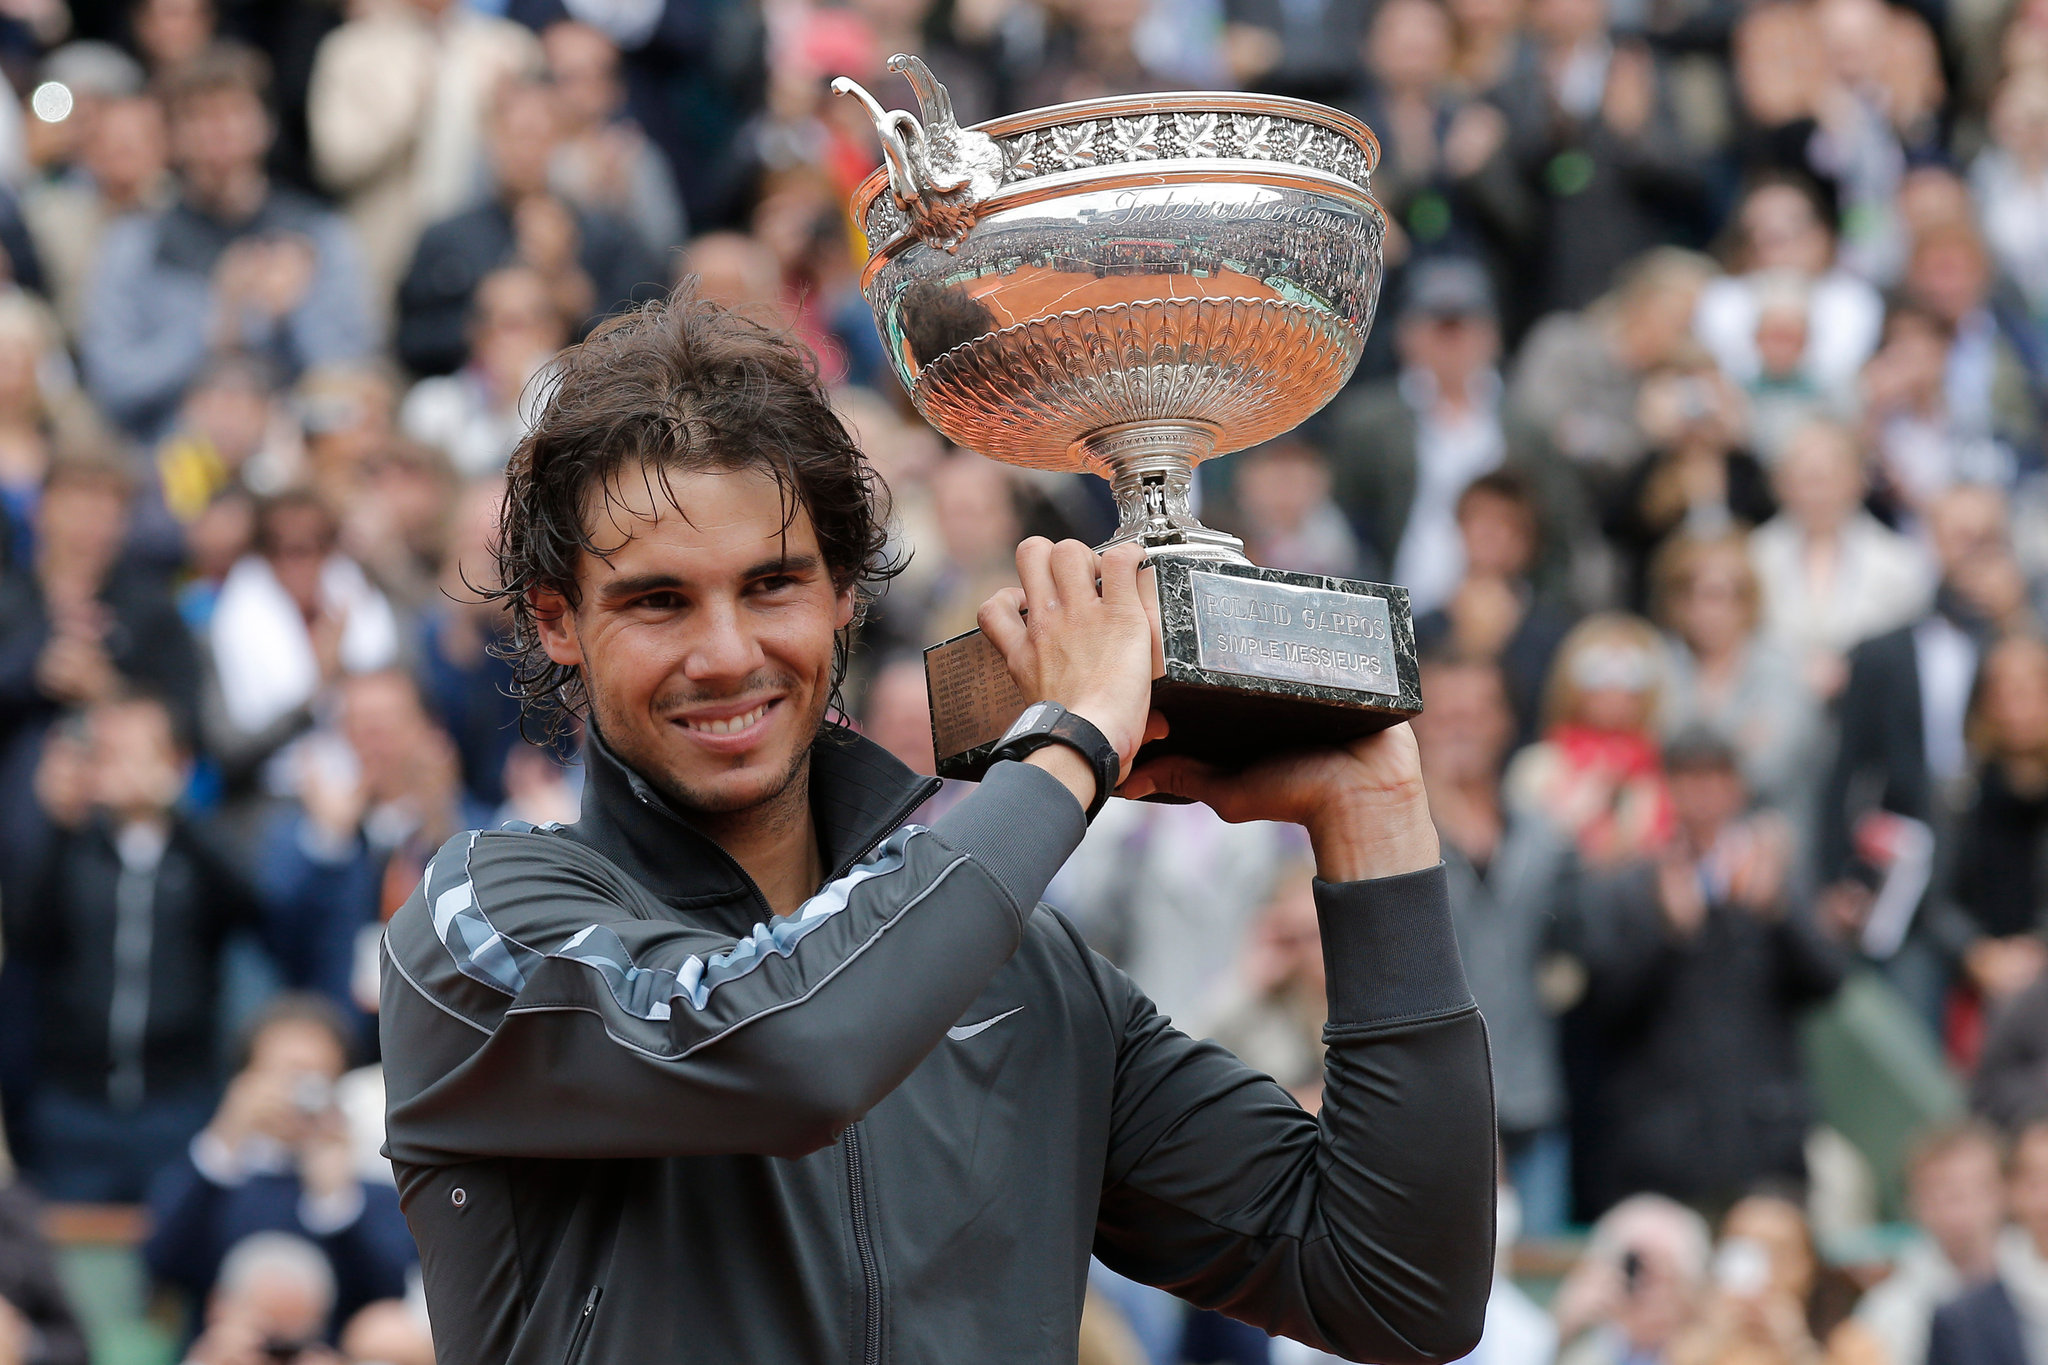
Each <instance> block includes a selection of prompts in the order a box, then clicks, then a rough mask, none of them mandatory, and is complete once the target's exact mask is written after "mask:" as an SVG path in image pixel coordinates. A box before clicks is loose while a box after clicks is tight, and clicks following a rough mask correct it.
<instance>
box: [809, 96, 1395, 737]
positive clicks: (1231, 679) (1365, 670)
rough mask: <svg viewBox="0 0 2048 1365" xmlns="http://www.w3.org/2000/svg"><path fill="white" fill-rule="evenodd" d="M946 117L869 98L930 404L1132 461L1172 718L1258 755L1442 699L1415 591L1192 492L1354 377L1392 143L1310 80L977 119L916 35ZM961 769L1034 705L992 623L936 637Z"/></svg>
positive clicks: (1006, 450)
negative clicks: (1429, 667) (1385, 155)
mask: <svg viewBox="0 0 2048 1365" xmlns="http://www.w3.org/2000/svg"><path fill="white" fill-rule="evenodd" d="M889 67H890V69H891V70H892V71H900V72H902V73H903V75H904V76H905V77H906V78H907V79H908V80H909V82H910V85H911V88H912V89H913V90H915V91H916V93H917V98H918V105H919V111H920V114H921V116H922V117H919V116H917V115H912V114H911V113H909V112H908V111H905V110H901V109H895V110H890V109H884V108H882V107H881V105H880V104H879V103H878V102H877V101H876V100H875V99H874V97H873V96H872V95H870V94H869V93H868V92H867V91H866V90H864V89H862V88H861V87H860V86H859V85H857V84H855V83H854V82H853V81H850V80H847V79H845V78H844V77H841V78H840V79H838V80H836V81H834V82H833V83H832V88H833V89H834V90H835V91H837V92H839V93H840V94H845V95H852V96H853V97H854V98H856V99H858V100H859V101H860V102H861V103H862V104H863V105H864V106H866V108H867V111H868V113H869V115H870V116H871V117H872V118H873V119H874V124H875V131H876V132H877V134H879V135H880V137H881V140H882V150H883V154H884V164H883V166H882V168H881V169H879V170H877V171H876V172H875V173H874V174H873V175H871V176H869V177H868V179H867V180H866V181H865V182H864V183H862V185H861V186H860V188H859V189H858V190H856V191H855V192H854V197H853V211H854V217H855V220H856V221H857V222H859V223H860V224H861V225H862V227H863V228H864V230H865V231H866V233H867V239H868V243H869V251H870V256H869V260H868V263H867V267H866V270H865V271H864V272H863V274H862V276H861V289H862V292H863V293H864V294H865V296H866V298H867V301H868V304H869V306H870V307H871V308H872V309H873V310H874V315H875V323H876V326H877V327H878V328H879V329H880V332H881V336H882V343H883V346H884V348H885V349H886V350H887V351H888V353H889V360H890V363H891V364H892V365H894V366H895V369H896V374H897V377H898V378H900V379H901V380H902V381H903V385H904V387H905V388H906V389H907V390H908V391H909V393H910V395H911V398H912V400H913V401H914V402H915V403H916V404H917V409H918V411H919V412H921V413H923V414H924V416H925V418H926V420H928V421H929V422H931V423H932V425H933V426H935V427H937V428H938V429H939V430H940V431H942V432H944V433H945V434H946V435H947V436H948V437H949V438H951V439H952V440H953V441H954V442H955V443H956V444H958V445H960V446H963V447H965V448H967V449H969V450H974V451H979V452H980V453H982V454H984V455H988V456H991V457H993V458H995V459H998V460H1003V461H1006V462H1007V463H1010V464H1015V465H1024V466H1028V467H1030V468H1034V469H1053V470H1085V471H1087V472H1089V473H1093V474H1099V475H1101V476H1102V477H1104V478H1106V479H1108V480H1109V482H1110V487H1111V489H1112V491H1113V492H1114V494H1115V497H1116V504H1117V509H1118V514H1119V518H1120V524H1119V525H1118V527H1117V531H1116V534H1115V535H1114V536H1112V537H1111V538H1110V539H1109V541H1107V542H1106V543H1105V544H1104V545H1103V546H1102V547H1101V548H1104V549H1107V548H1108V547H1109V546H1111V545H1116V544H1120V543H1122V542H1124V541H1129V540H1135V541H1139V542H1141V543H1142V544H1143V545H1144V546H1145V549H1146V552H1147V555H1148V559H1149V563H1150V564H1151V566H1152V567H1153V568H1154V569H1155V570H1156V576H1157V580H1158V588H1159V600H1160V614H1161V621H1162V627H1163V635H1164V639H1163V641H1162V644H1163V646H1164V656H1165V660H1166V671H1165V674H1164V676H1163V677H1161V678H1159V679H1158V680H1157V681H1155V683H1154V684H1153V701H1154V705H1156V706H1157V707H1158V708H1159V710H1161V711H1162V712H1164V713H1165V715H1166V717H1167V719H1168V720H1169V722H1170V723H1171V726H1172V733H1171V734H1170V735H1169V736H1168V738H1166V739H1165V740H1162V741H1159V742H1157V744H1156V746H1155V747H1154V748H1152V749H1148V750H1147V753H1148V754H1150V753H1152V752H1180V753H1192V754H1195V755H1197V756H1199V757H1202V758H1206V759H1209V760H1211V761H1214V762H1220V763H1225V764H1238V763H1243V762H1247V761H1250V760H1253V759H1256V758H1259V757H1261V756H1263V755H1265V754H1268V753H1272V752H1275V751H1276V750H1280V749H1285V748H1291V747H1297V746H1302V745H1310V744H1315V745H1325V744H1330V743H1333V742H1341V741H1343V740H1345V739H1349V738H1354V737H1356V736H1358V735H1360V734H1364V733H1366V732H1369V731H1372V730H1376V729H1380V728H1382V727H1384V726H1387V725H1390V724H1393V723H1394V722H1396V721H1399V720H1403V719H1406V718H1407V717H1408V716H1411V715H1413V714H1415V713H1416V712H1417V711H1419V710H1420V709H1421V706H1422V698H1421V693H1420V691H1419V687H1418V684H1417V680H1416V668H1415V634H1414V628H1413V623H1412V621H1411V619H1410V616H1409V610H1408V594H1407V591H1406V590H1405V589H1402V588H1398V587H1389V586H1387V585H1384V584H1378V583H1361V582H1357V581H1354V580H1351V579H1344V578H1331V577H1326V576H1323V575H1318V574H1303V573H1291V572H1286V571H1282V570H1277V569H1263V568H1259V567H1257V566H1255V565H1253V564H1252V563H1251V562H1250V561H1249V560H1248V559H1246V558H1245V556H1244V546H1243V543H1242V542H1241V541H1239V540H1238V539H1237V538H1236V537H1234V536H1229V535H1225V534H1224V533H1222V532H1220V531H1215V530H1212V529H1210V528H1209V527H1206V526H1204V525H1202V523H1201V522H1200V521H1198V520H1197V519H1196V518H1195V515H1194V513H1193V511H1192V509H1191V506H1190V495H1191V493H1192V491H1193V482H1194V472H1195V466H1196V465H1198V464H1200V463H1201V462H1202V461H1203V460H1206V459H1210V458H1212V457H1214V456H1217V455H1227V454H1229V453H1230V452H1232V451H1236V450H1242V449H1244V448H1245V447H1247V446H1251V445H1255V444H1257V443H1258V442H1260V441H1264V440H1268V439H1270V438H1271V437H1274V436H1277V435H1279V434H1280V433H1282V432H1284V431H1286V430H1288V429H1289V428H1291V427H1293V426H1295V425H1297V424H1298V423H1300V422H1302V421H1303V420H1304V419H1306V418H1307V417H1309V416H1310V415H1311V414H1312V413H1314V412H1315V411H1316V410H1317V409H1319V408H1321V407H1322V406H1323V405H1324V404H1325V403H1327V402H1329V401H1330V399H1331V398H1332V397H1333V396H1335V394H1336V393H1337V391H1338V390H1339V389H1341V388H1342V387H1343V386H1344V382H1345V380H1347V379H1348V378H1350V376H1351V372H1352V370H1353V369H1354V368H1355V367H1356V366H1357V364H1358V357H1359V354H1360V352H1361V351H1362V350H1363V349H1364V346H1365V336H1366V332H1367V330H1368V329H1369V328H1370V327H1371V326H1372V316H1373V308H1374V305H1375V304H1376V303H1377V302H1378V299H1379V291H1380V245H1381V238H1382V235H1383V233H1384V232H1385V225H1386V219H1385V215H1384V214H1383V213H1382V212H1381V210H1380V206H1379V205H1378V204H1377V203H1376V202H1375V201H1374V200H1373V197H1372V193H1371V175H1372V169H1373V166H1374V164H1375V162H1376V161H1377V159H1378V156H1379V143H1378V141H1377V140H1376V139H1375V138H1374V137H1373V135H1372V133H1371V132H1370V131H1369V130H1368V129H1367V128H1366V127H1365V125H1364V124H1362V123H1359V122H1358V121H1357V120H1355V119H1353V118H1350V117H1348V116H1346V115H1344V114H1341V113H1338V112H1337V111H1336V110H1334V109H1327V108H1324V107H1323V106H1322V105H1319V104H1310V103H1308V102H1306V101H1303V100H1291V99H1280V98H1275V97H1270V96H1264V95H1250V94H1231V93H1220V92H1196V93H1182V94H1164V95H1129V96H1120V97H1116V98H1112V99H1099V100H1086V101H1082V102H1080V103H1075V104H1062V105H1056V106H1053V107H1051V108H1046V109H1034V110H1030V111H1028V112H1026V113H1021V114H1012V115H1009V116H1007V117H1005V118H999V119H995V120H992V121H990V122H988V123H983V124H979V125H977V126H975V127H973V128H962V127H961V126H960V125H959V124H958V122H957V121H955V119H954V117H953V107H952V102H951V100H949V99H948V98H947V95H946V91H945V87H943V86H941V85H940V84H939V83H938V82H937V81H936V80H935V79H933V77H932V74H931V72H930V70H928V69H927V68H926V66H925V64H924V63H923V62H921V61H919V60H918V59H917V58H915V57H909V56H900V55H899V56H896V57H893V58H891V59H890V62H889ZM925 674H926V682H927V685H928V687H929V688H930V692H931V703H932V741H933V747H934V749H935V750H936V753H937V757H938V766H939V772H940V773H941V775H944V776H948V777H976V776H979V775H980V773H981V771H982V770H983V769H984V768H985V767H986V766H987V750H988V748H989V746H990V745H992V744H993V743H994V742H995V740H997V739H998V738H999V737H1000V736H1001V735H1002V733H1003V732H1004V731H1005V730H1006V729H1007V728H1008V727H1009V724H1010V722H1011V721H1012V720H1014V719H1015V718H1016V717H1017V715H1018V714H1019V713H1020V712H1021V711H1022V710H1023V709H1024V706H1025V703H1026V699H1025V698H1024V697H1023V696H1021V695H1020V694H1019V693H1018V692H1017V690H1016V687H1015V685H1014V684H1013V683H1012V682H1011V680H1010V676H1009V673H1008V671H1007V669H1006V668H1005V667H1004V665H1003V661H1002V658H1001V656H1000V655H999V654H998V653H997V652H996V649H995V647H994V646H993V645H992V644H991V643H990V642H989V641H988V640H987V639H986V638H984V637H983V636H982V634H981V633H980V632H979V631H970V632H968V633H967V634H965V635H961V636H956V637H955V638H953V639H951V640H947V641H944V642H943V643H940V644H937V645H933V646H932V647H931V648H930V649H928V650H927V651H926V652H925Z"/></svg>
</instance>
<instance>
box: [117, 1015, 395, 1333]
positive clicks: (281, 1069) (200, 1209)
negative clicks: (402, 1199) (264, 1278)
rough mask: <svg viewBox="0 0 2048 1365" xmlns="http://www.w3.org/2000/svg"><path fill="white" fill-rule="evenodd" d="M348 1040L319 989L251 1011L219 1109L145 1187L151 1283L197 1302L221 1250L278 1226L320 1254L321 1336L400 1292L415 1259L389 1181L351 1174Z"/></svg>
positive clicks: (222, 1257)
mask: <svg viewBox="0 0 2048 1365" xmlns="http://www.w3.org/2000/svg"><path fill="white" fill-rule="evenodd" d="M350 1036H351V1030H350V1027H349V1022H348V1021H347V1020H346V1019H345V1018H344V1017H343V1016H342V1015H341V1013H340V1011H339V1010H338V1009H337V1008H336V1007H335V1006H334V1005H333V1004H332V1003H331V1002H330V1001H328V1000H327V999H325V998H324V997H321V996H314V995H293V994H287V995H281V996H279V997H277V998H276V999H275V1000H273V1001H272V1002H271V1003H270V1004H269V1005H268V1006H267V1007H266V1008H265V1009H264V1010H263V1012H262V1013H261V1014H260V1015H259V1016H258V1017H257V1020H256V1023H255V1025H254V1027H253V1028H252V1029H251V1031H250V1035H249V1044H248V1049H247V1054H246V1061H245V1062H244V1063H243V1066H242V1068H241V1070H240V1071H239V1072H238V1073H237V1074H236V1076H235V1078H234V1079H233V1080H232V1081H230V1082H229V1083H228V1088H227V1094H226V1096H225V1097H224V1098H223V1099H222V1100H221V1104H220V1108H219V1109H218V1110H217V1111H216V1112H215V1113H214V1116H213V1119H212V1121H211V1122H210V1123H208V1124H207V1126H206V1128H205V1129H204V1130H203V1131H202V1132H201V1133H200V1134H199V1136H198V1137H196V1138H194V1139H193V1140H192V1144H191V1146H190V1148H189V1149H188V1150H187V1152H186V1153H185V1154H184V1155H183V1156H182V1157H180V1158H179V1159H178V1160H177V1161H175V1162H173V1163H172V1164H171V1165H170V1166H169V1167H167V1168H166V1169H165V1170H164V1171H163V1172H162V1173H161V1174H160V1175H159V1176H158V1178H157V1181H156V1184H155V1186H154V1188H153V1189H152V1190H151V1192H150V1201H149V1204H150V1214H151V1220H152V1223H153V1226H154V1230H153V1231H152V1232H151V1234H150V1238H149V1241H148V1243H147V1244H146V1245H145V1246H144V1248H143V1255H144V1259H145V1260H146V1261H147V1263H148V1265H149V1268H150V1270H151V1272H152V1273H154V1274H155V1275H156V1276H157V1278H158V1279H160V1280H162V1281H164V1282H166V1283H169V1284H173V1285H176V1286H178V1287H179V1288H181V1289H183V1290H185V1291H186V1292H187V1293H188V1294H189V1295H190V1296H191V1298H192V1301H193V1302H194V1303H201V1302H205V1301H207V1299H208V1296H209V1295H210V1294H211V1293H212V1291H213V1290H214V1289H215V1287H216V1286H215V1280H216V1278H217V1276H219V1275H221V1274H223V1273H224V1271H223V1270H222V1267H223V1265H224V1263H225V1262H226V1260H227V1259H228V1258H229V1254H230V1249H231V1248H233V1247H235V1246H236V1245H237V1244H238V1243H240V1242H242V1240H243V1239H244V1238H247V1237H250V1236H252V1235H254V1234H257V1233H262V1232H279V1233H290V1234H294V1235H296V1236H297V1237H300V1238H303V1239H304V1240H305V1241H306V1242H307V1243H309V1244H310V1245H312V1246H314V1247H316V1248H317V1249H318V1250H319V1251H320V1253H322V1254H323V1255H324V1256H325V1258H326V1261H327V1263H328V1266H329V1269H330V1272H331V1278H332V1280H333V1294H332V1298H333V1302H332V1304H331V1305H330V1307H329V1310H328V1311H329V1317H323V1318H322V1320H321V1329H322V1335H323V1336H324V1335H327V1334H329V1333H330V1332H331V1329H332V1328H333V1327H334V1326H336V1325H338V1324H340V1323H342V1322H344V1321H346V1320H347V1318H348V1316H349V1314H351V1313H353V1312H354V1311H355V1310H356V1309H358V1308H360V1307H362V1306H363V1305H364V1304H366V1303H370V1302H372V1301H374V1300H377V1299H388V1298H397V1297H401V1296H402V1295H403V1294H404V1293H405V1290H406V1273H407V1271H408V1270H410V1269H411V1267H412V1265H413V1263H414V1262H415V1261H416V1260H417V1259H418V1257H417V1253H416V1252H415V1251H414V1250H413V1245H412V1238H411V1237H410V1235H409V1234H408V1233H407V1232H406V1229H405V1219H404V1216H403V1215H402V1214H400V1213H399V1210H398V1200H397V1197H396V1196H395V1195H394V1194H393V1193H392V1191H391V1190H390V1189H389V1188H388V1187H385V1186H381V1185H376V1184H371V1183H368V1182H365V1181H363V1180H362V1179H360V1178H359V1177H358V1175H357V1166H356V1155H355V1151H354V1148H353V1146H352V1145H351V1143H350V1140H349V1129H348V1125H347V1123H346V1122H345V1120H344V1119H343V1116H342V1112H341V1110H340V1108H339V1106H337V1104H336V1103H335V1082H336V1081H338V1080H339V1079H340V1078H341V1074H342V1071H343V1069H344V1067H345V1066H346V1065H347V1061H348V1039H349V1037H350ZM330 1317H331V1321H330V1320H329V1319H330Z"/></svg>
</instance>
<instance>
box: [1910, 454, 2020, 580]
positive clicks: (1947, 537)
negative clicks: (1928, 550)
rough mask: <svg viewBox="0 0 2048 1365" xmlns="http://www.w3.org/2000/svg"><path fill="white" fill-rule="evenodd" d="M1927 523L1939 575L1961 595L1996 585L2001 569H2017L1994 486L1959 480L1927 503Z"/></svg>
mask: <svg viewBox="0 0 2048 1365" xmlns="http://www.w3.org/2000/svg"><path fill="white" fill-rule="evenodd" d="M1927 529H1928V533H1929V535H1930V537H1931V538H1932V539H1933V541H1934V557H1935V560H1936V562H1937V563H1939V564H1940V565H1941V576H1942V579H1943V581H1945V582H1946V583H1948V584H1949V585H1951V586H1952V587H1954V588H1956V589H1958V590H1959V591H1961V592H1962V593H1963V594H1964V595H1965V597H1968V598H1973V599H1974V598H1975V597H1976V596H1977V595H1978V590H1983V589H1991V590H1993V591H1995V590H1996V589H1997V588H1998V587H1999V586H2000V584H1999V582H1998V579H1999V578H2000V577H2001V576H2003V574H2004V573H2005V572H2006V571H2008V570H2009V569H2010V570H2015V571H2016V570H2017V565H2016V563H2015V562H2014V559H2013V552H2012V536H2011V530H2010V527H2009V525H2008V523H2007V521H2006V509H2005V499H2004V498H2003V497H2002V496H2001V495H2000V494H1999V493H1998V491H1997V490H1996V489H1993V488H1987V487H1985V486H1983V485H1982V484H1963V485H1959V486H1957V487H1955V488H1951V489H1949V490H1947V491H1946V492H1944V493H1943V494H1942V495H1941V496H1940V497H1939V498H1937V499H1935V501H1934V504H1933V506H1932V507H1930V508H1929V509H1928V513H1927ZM2022 591H2024V587H2022ZM1979 605H1980V606H1989V605H1990V604H1989V603H1988V602H1980V603H1979Z"/></svg>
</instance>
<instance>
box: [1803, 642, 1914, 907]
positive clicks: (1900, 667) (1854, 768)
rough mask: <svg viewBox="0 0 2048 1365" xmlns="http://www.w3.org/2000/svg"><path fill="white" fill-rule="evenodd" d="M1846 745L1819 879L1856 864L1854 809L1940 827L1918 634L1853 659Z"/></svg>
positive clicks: (1826, 823)
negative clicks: (1860, 804)
mask: <svg viewBox="0 0 2048 1365" xmlns="http://www.w3.org/2000/svg"><path fill="white" fill-rule="evenodd" d="M1840 711H1841V741H1840V743H1839V745H1838V747H1837V749H1836V757H1835V764H1834V768H1833V770H1832V771H1831V772H1830V773H1829V776H1828V782H1827V786H1826V787H1825V788H1824V789H1823V791H1822V795H1821V809H1820V821H1819V828H1818V834H1819V839H1820V848H1819V857H1820V873H1821V876H1822V877H1823V878H1828V879H1832V878H1834V877H1838V876H1840V875H1841V873H1842V870H1843V869H1844V868H1845V867H1846V866H1847V865H1848V863H1849V859H1850V856H1851V837H1852V835H1853V833H1854V829H1853V825H1854V822H1855V817H1856V816H1857V815H1858V814H1859V813H1860V811H1859V810H1857V809H1852V802H1857V801H1866V800H1867V801H1868V803H1869V804H1871V805H1874V806H1877V807H1880V808H1882V809H1884V810H1888V811H1891V812H1893V813H1894V814H1897V815H1905V816H1910V817H1912V818H1913V819H1915V820H1924V821H1930V822H1931V821H1932V820H1933V819H1934V780H1933V778H1932V776H1931V775H1930V774H1929V773H1928V771H1927V730H1926V723H1925V720H1924V715H1925V713H1924V712H1923V711H1922V709H1921V700H1920V660H1919V657H1918V655H1917V653H1916V652H1915V650H1914V646H1913V628H1912V627H1911V626H1901V627H1899V628H1898V629H1897V630H1894V631H1888V632H1886V633H1885V634H1883V635H1879V636H1876V637H1874V638H1872V639H1869V640H1865V641H1864V642H1863V643H1862V644H1860V645H1858V646H1856V648H1854V649H1853V650H1851V651H1850V652H1849V681H1848V685H1847V686H1845V687H1844V688H1843V689H1842V700H1841V707H1840Z"/></svg>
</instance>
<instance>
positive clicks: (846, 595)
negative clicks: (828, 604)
mask: <svg viewBox="0 0 2048 1365" xmlns="http://www.w3.org/2000/svg"><path fill="white" fill-rule="evenodd" d="M859 604H860V587H859V585H858V584H856V583H854V582H853V581H852V580H850V579H849V580H848V581H847V584H846V586H845V587H843V588H841V589H840V590H839V592H838V596H837V600H836V601H835V602H834V603H833V607H834V610H833V614H832V629H834V630H845V629H846V628H847V627H848V626H850V625H852V624H853V612H854V608H855V607H856V606H858V605H859Z"/></svg>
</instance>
